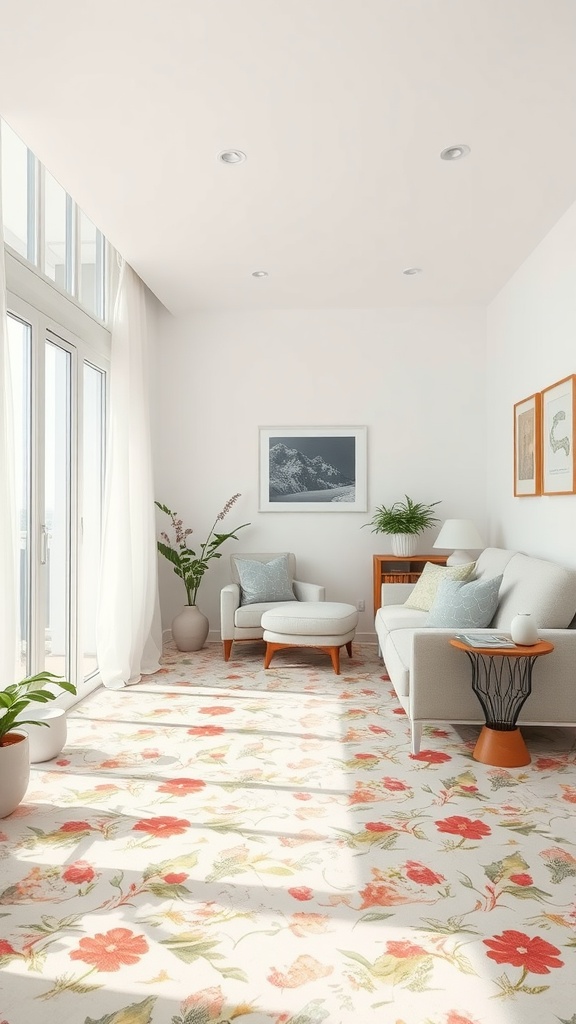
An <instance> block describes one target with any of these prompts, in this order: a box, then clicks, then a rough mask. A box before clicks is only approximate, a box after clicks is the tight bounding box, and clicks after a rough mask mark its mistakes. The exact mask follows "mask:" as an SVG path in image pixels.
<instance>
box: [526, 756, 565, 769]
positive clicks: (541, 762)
mask: <svg viewBox="0 0 576 1024" xmlns="http://www.w3.org/2000/svg"><path fill="white" fill-rule="evenodd" d="M564 766H565V761H561V760H560V758H559V757H539V758H537V760H536V761H535V762H534V767H535V768H538V769H539V770H540V771H547V770H548V771H549V770H550V769H552V771H555V770H556V769H557V768H564Z"/></svg>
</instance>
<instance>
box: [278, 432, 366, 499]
mask: <svg viewBox="0 0 576 1024" xmlns="http://www.w3.org/2000/svg"><path fill="white" fill-rule="evenodd" d="M258 429H259V460H260V473H259V510H260V512H366V511H367V509H368V488H367V436H366V435H367V429H366V427H259V428H258ZM290 453H295V454H292V455H290Z"/></svg>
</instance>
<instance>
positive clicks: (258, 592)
mask: <svg viewBox="0 0 576 1024" xmlns="http://www.w3.org/2000/svg"><path fill="white" fill-rule="evenodd" d="M236 570H237V572H238V576H239V578H240V594H241V596H240V601H241V604H243V605H244V604H262V603H265V602H266V603H267V602H270V601H282V602H284V601H296V595H295V593H294V591H293V589H292V581H291V579H290V576H289V573H288V556H287V555H280V557H279V558H273V559H272V561H271V562H258V561H253V560H252V559H249V558H239V559H237V561H236Z"/></svg>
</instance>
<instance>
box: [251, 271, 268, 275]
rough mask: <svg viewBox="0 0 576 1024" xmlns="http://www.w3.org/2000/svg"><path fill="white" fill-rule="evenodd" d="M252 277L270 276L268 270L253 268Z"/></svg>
mask: <svg viewBox="0 0 576 1024" xmlns="http://www.w3.org/2000/svg"><path fill="white" fill-rule="evenodd" d="M252 277H268V271H267V270H253V271H252Z"/></svg>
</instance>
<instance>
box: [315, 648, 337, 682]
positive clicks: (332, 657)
mask: <svg viewBox="0 0 576 1024" xmlns="http://www.w3.org/2000/svg"><path fill="white" fill-rule="evenodd" d="M320 650H322V651H328V654H329V655H330V660H331V662H332V668H333V669H334V671H335V673H336V675H337V676H339V675H340V648H339V647H321V648H320Z"/></svg>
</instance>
